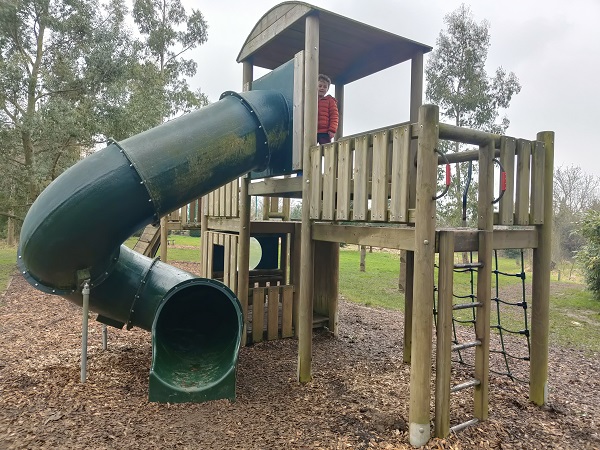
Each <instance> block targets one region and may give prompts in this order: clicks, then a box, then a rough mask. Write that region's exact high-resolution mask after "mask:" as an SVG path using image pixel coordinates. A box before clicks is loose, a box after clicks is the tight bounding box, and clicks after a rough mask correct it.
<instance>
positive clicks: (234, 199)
mask: <svg viewBox="0 0 600 450" xmlns="http://www.w3.org/2000/svg"><path fill="white" fill-rule="evenodd" d="M231 186H232V188H231V217H240V179H239V178H237V179H235V180H233V181H232V182H231Z"/></svg>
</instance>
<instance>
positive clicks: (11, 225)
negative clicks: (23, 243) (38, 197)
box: [6, 211, 17, 247]
mask: <svg viewBox="0 0 600 450" xmlns="http://www.w3.org/2000/svg"><path fill="white" fill-rule="evenodd" d="M8 213H9V214H14V212H13V211H9V212H8ZM16 242H17V240H16V239H15V219H13V218H12V217H10V216H9V217H8V220H7V224H6V244H7V245H8V246H9V247H12V246H13V245H15V244H16Z"/></svg>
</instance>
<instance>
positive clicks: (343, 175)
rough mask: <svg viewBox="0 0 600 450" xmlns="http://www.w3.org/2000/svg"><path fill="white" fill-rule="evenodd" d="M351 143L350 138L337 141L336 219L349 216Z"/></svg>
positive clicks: (345, 218) (343, 218)
mask: <svg viewBox="0 0 600 450" xmlns="http://www.w3.org/2000/svg"><path fill="white" fill-rule="evenodd" d="M351 143H352V140H351V139H342V140H341V141H339V143H338V175H337V176H338V182H337V211H336V219H337V220H348V219H349V218H350V183H351V181H352V153H351Z"/></svg>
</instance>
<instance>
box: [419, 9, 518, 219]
mask: <svg viewBox="0 0 600 450" xmlns="http://www.w3.org/2000/svg"><path fill="white" fill-rule="evenodd" d="M444 22H445V24H446V27H447V28H446V30H445V31H444V30H442V31H441V32H440V34H439V36H438V38H437V41H436V48H435V50H434V51H433V52H432V54H431V56H430V57H429V60H428V62H427V65H426V68H425V76H426V79H427V88H426V93H425V94H426V98H427V101H429V102H432V103H435V104H437V105H438V106H439V108H440V114H441V116H442V119H446V120H450V121H452V122H453V124H454V125H456V126H460V127H468V128H474V129H477V130H484V131H489V132H493V133H499V134H501V133H504V131H505V130H506V129H507V128H508V125H509V123H510V122H509V120H508V118H507V117H506V116H503V117H502V118H501V119H500V121H498V119H499V117H500V111H501V110H503V109H506V108H508V107H509V105H510V101H511V99H512V97H513V96H514V95H516V94H518V93H519V91H520V90H521V86H520V84H519V81H518V79H517V77H516V76H515V74H514V73H512V72H510V73H506V71H505V70H504V69H503V68H502V67H499V68H497V69H496V72H495V74H494V75H493V76H491V77H490V76H488V74H487V72H486V70H485V63H486V60H487V56H488V50H489V47H490V33H489V28H490V26H489V23H488V22H487V21H485V20H484V21H482V22H481V23H477V22H475V20H474V19H473V16H472V13H471V10H470V9H469V7H468V6H465V5H464V4H463V5H461V6H460V7H459V8H458V9H456V10H455V11H453V12H451V13H450V14H448V15H446V17H445V18H444ZM440 148H441V149H442V151H444V150H445V151H454V152H458V151H459V150H460V145H459V144H458V143H453V144H445V146H443V145H442V146H440ZM455 169H456V170H455V171H454V174H453V180H452V189H451V195H452V202H451V204H450V205H453V208H452V207H450V208H447V209H449V210H448V211H447V214H449V216H450V217H454V218H455V220H456V217H460V216H461V214H460V212H459V211H460V209H461V205H462V192H463V189H464V185H463V184H464V183H463V182H462V180H464V177H465V172H466V170H467V164H463V165H462V166H461V165H460V164H458V163H457V164H456V168H455ZM454 225H456V224H454Z"/></svg>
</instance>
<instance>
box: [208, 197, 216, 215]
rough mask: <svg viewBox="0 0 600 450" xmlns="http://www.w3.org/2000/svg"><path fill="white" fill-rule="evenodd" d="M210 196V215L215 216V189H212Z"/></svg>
mask: <svg viewBox="0 0 600 450" xmlns="http://www.w3.org/2000/svg"><path fill="white" fill-rule="evenodd" d="M207 197H208V203H207V204H208V212H207V214H208V216H209V217H213V216H214V215H215V191H210V192H209V193H208V195H207Z"/></svg>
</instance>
